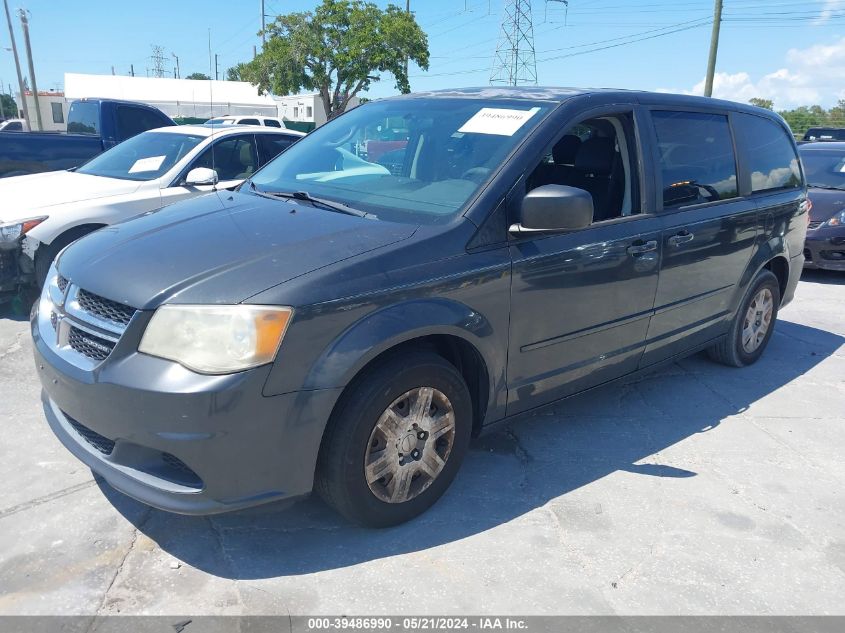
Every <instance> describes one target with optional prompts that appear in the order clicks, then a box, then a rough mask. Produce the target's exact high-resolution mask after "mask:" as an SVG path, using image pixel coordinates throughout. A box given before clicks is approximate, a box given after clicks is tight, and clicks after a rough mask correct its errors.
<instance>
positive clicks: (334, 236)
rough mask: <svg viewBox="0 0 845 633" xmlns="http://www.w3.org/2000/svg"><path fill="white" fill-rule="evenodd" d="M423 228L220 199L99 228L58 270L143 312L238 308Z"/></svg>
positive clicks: (226, 195)
mask: <svg viewBox="0 0 845 633" xmlns="http://www.w3.org/2000/svg"><path fill="white" fill-rule="evenodd" d="M416 228H417V227H416V226H414V225H408V224H397V223H390V222H384V221H380V220H374V219H365V218H359V217H355V216H350V215H345V214H342V213H336V212H333V211H327V210H325V209H321V208H314V207H312V206H310V205H309V204H308V203H299V202H296V201H281V200H271V199H268V198H263V197H260V196H256V195H251V194H241V193H230V192H221V193H212V194H209V195H205V196H201V197H199V198H194V199H192V200H188V201H185V202H182V203H177V204H175V205H172V206H170V207H165V208H164V209H161V210H159V211H156V212H153V213H148V214H146V215H143V216H140V217H138V218H136V219H134V220H130V221H127V222H123V223H119V224H114V225H112V226H108V227H105V228H103V229H100V230H99V231H96V232H94V233H92V234H90V235H88V236H87V237H85V238H83V239H81V240H80V241H78V242H76V243H74V244H73V245H72V246H70V247H69V248H68V249H67V250H66V251H65V252H64V253H63V254H62V255H61V257H60V258H59V262H58V269H59V272H60V273H61V274H62V275H63V276H64V277H67V278H68V279H70V280H71V281H72V282H73V283H75V284H78V285H79V286H80V287H82V288H85V289H86V290H88V291H90V292H94V293H96V294H98V295H100V296H103V297H106V298H108V299H112V300H114V301H119V302H121V303H125V304H127V305H130V306H133V307H135V308H140V309H152V308H156V307H158V306H159V305H161V304H162V303H167V302H169V303H217V304H231V303H239V302H241V301H244V300H245V299H247V298H249V297H251V296H253V295H255V294H257V293H259V292H261V291H262V290H266V289H268V288H270V287H272V286H275V285H277V284H280V283H284V282H285V281H288V280H290V279H293V278H294V277H299V276H300V275H304V274H306V273H309V272H311V271H313V270H316V269H318V268H322V267H324V266H328V265H330V264H333V263H335V262H339V261H341V260H343V259H347V258H349V257H354V256H356V255H360V254H362V253H365V252H367V251H371V250H373V249H377V248H380V247H382V246H386V245H388V244H392V243H395V242H398V241H400V240H403V239H407V238H408V237H410V236H411V235H413V234H414V231H415V230H416Z"/></svg>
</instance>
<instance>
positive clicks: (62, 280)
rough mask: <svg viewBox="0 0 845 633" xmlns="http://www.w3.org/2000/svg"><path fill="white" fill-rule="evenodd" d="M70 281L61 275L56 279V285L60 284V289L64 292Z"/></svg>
mask: <svg viewBox="0 0 845 633" xmlns="http://www.w3.org/2000/svg"><path fill="white" fill-rule="evenodd" d="M67 284H68V281H67V279H65V278H64V277H62V276H61V275H59V276H58V278H57V279H56V286H58V288H59V291H61V292H64V291H65V288H67Z"/></svg>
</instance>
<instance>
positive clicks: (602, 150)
mask: <svg viewBox="0 0 845 633" xmlns="http://www.w3.org/2000/svg"><path fill="white" fill-rule="evenodd" d="M614 153H615V143H614V142H613V139H612V138H591V139H588V140H586V141H584V142H583V143H581V147H579V148H578V155H577V156H576V157H575V168H576V169H578V170H579V171H586V172H590V173H594V174H609V173H610V172H611V170H612V169H613V155H614Z"/></svg>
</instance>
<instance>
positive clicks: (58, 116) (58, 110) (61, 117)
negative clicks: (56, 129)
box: [50, 103, 65, 123]
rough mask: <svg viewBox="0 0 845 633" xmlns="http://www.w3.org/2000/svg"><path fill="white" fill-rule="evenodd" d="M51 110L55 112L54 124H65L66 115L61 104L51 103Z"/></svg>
mask: <svg viewBox="0 0 845 633" xmlns="http://www.w3.org/2000/svg"><path fill="white" fill-rule="evenodd" d="M50 110H52V112H53V123H64V122H65V113H64V110H62V104H61V103H51V104H50Z"/></svg>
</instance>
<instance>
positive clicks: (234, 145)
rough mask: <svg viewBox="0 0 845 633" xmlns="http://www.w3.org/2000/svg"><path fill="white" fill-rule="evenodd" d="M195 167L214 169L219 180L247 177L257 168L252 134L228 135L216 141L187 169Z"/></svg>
mask: <svg viewBox="0 0 845 633" xmlns="http://www.w3.org/2000/svg"><path fill="white" fill-rule="evenodd" d="M212 151H214V156H213V157H212V155H211V152H212ZM197 167H208V168H209V169H214V170H215V171H217V177H218V178H219V179H220V180H221V181H225V180H243V179H244V178H249V177H250V176H251V175H252V174H254V173H255V170H256V169H257V168H258V156H256V154H255V145H253V142H252V135H251V134H250V135H245V136H230V137H228V138H225V139H223V140H222V141H218V142H217V143H215V144H214V145H213V146H212V147H209V148H208V149H207V150H205V151H204V152H203V153H202V154H200V156H199V158H197V159H196V160H195V161H194V164H193V165H191V166H190V168H189V169H188V171H190V170H191V169H196V168H197Z"/></svg>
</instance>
